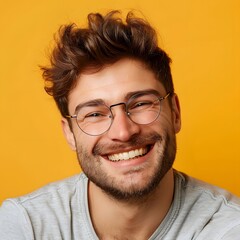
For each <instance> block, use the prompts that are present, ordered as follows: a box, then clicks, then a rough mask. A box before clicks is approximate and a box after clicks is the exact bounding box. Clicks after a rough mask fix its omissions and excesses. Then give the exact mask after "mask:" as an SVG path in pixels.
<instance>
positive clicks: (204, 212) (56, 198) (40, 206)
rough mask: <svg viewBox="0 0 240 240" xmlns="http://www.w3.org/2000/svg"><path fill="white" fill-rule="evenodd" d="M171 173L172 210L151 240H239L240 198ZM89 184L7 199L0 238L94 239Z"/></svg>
mask: <svg viewBox="0 0 240 240" xmlns="http://www.w3.org/2000/svg"><path fill="white" fill-rule="evenodd" d="M174 173H175V192H174V200H173V203H172V206H171V208H170V210H169V212H168V214H167V215H166V217H165V219H164V220H163V221H162V223H161V224H160V226H159V227H158V228H157V229H156V231H155V232H154V233H153V235H152V236H151V238H150V240H153V239H163V240H190V239H196V240H208V239H209V240H239V239H240V199H239V198H237V197H235V196H233V195H231V194H230V193H228V192H226V191H225V190H222V189H220V188H217V187H214V186H212V185H209V184H206V183H203V182H201V181H199V180H196V179H194V178H191V177H188V176H187V175H185V174H183V173H180V172H177V171H175V172H174ZM87 185H88V179H87V177H86V176H85V175H84V174H80V175H77V176H74V177H71V178H69V179H66V180H63V181H60V182H56V183H52V184H49V185H48V186H45V187H43V188H41V189H39V190H37V191H36V192H33V193H32V194H29V195H27V196H23V197H20V198H15V199H8V200H6V201H5V202H4V203H3V205H2V207H1V208H0V239H1V240H32V239H36V240H60V239H61V240H62V239H64V240H95V239H98V237H97V235H96V233H95V232H94V228H93V226H92V223H91V218H90V214H89V209H88V199H87V198H88V197H87V196H88V194H87V191H88V187H87ZM159 207H160V206H159ZM103 217H104V216H103Z"/></svg>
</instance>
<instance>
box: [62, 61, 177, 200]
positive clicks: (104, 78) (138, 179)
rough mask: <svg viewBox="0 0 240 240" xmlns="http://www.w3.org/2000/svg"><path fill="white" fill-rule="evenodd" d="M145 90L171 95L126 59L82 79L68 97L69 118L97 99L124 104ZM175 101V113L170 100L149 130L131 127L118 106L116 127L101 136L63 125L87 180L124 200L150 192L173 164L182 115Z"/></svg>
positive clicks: (74, 122)
mask: <svg viewBox="0 0 240 240" xmlns="http://www.w3.org/2000/svg"><path fill="white" fill-rule="evenodd" d="M143 90H156V91H157V92H158V93H159V95H160V96H161V97H163V96H165V95H166V94H167V93H166V91H165V89H164V87H163V85H162V84H161V83H160V82H159V81H158V80H157V79H156V78H155V76H154V74H153V73H152V72H151V71H150V70H148V69H147V68H146V67H144V65H143V64H142V63H141V62H138V61H134V60H130V59H123V60H120V61H118V62H117V63H115V64H113V65H109V66H106V67H104V68H103V69H101V70H100V71H98V72H95V73H86V74H81V75H80V77H79V79H78V83H77V86H76V87H75V88H74V89H73V90H72V91H71V93H70V95H69V112H70V114H71V115H73V114H74V113H75V108H76V107H77V106H78V105H79V104H81V103H83V102H87V101H91V100H94V99H101V100H103V101H104V103H105V104H106V105H108V106H110V105H113V104H116V103H120V102H126V101H127V100H128V98H127V97H126V96H127V95H129V93H131V92H136V91H143ZM171 101H172V108H171V107H170V104H169V102H168V100H167V99H166V100H163V101H162V102H161V106H162V107H161V112H160V116H159V117H158V119H157V120H156V121H155V122H153V123H151V124H149V125H138V124H136V123H134V122H132V121H131V120H130V119H129V118H128V117H127V115H126V113H125V111H124V107H123V105H118V106H115V107H113V108H112V112H113V116H114V117H113V123H112V125H111V127H110V129H109V130H108V131H107V132H106V133H104V134H102V135H100V136H90V135H87V134H85V133H84V132H82V131H81V130H80V129H79V127H78V126H77V124H76V121H75V119H73V120H72V121H73V122H72V131H71V130H70V128H69V126H68V123H67V121H66V120H65V119H63V121H62V122H63V129H64V132H65V136H66V138H67V140H68V142H69V144H70V146H71V147H72V148H73V149H74V150H76V151H77V156H78V159H79V163H80V165H81V168H82V170H83V172H84V173H85V174H86V175H87V176H88V178H89V180H90V181H91V182H92V183H94V184H95V185H97V186H98V187H100V188H101V189H103V190H104V191H105V192H106V193H108V194H110V195H111V196H113V197H114V198H117V199H121V200H129V199H139V198H141V197H144V196H146V195H148V194H149V193H150V192H152V191H153V190H154V189H155V188H156V187H157V186H158V184H159V182H160V181H161V179H162V178H163V177H164V175H165V174H166V172H167V171H168V170H169V169H170V168H171V167H172V164H173V161H174V158H175V153H176V141H175V133H177V132H178V131H179V130H180V113H179V105H178V100H177V97H176V95H174V96H173V97H172V99H171ZM110 159H115V160H110ZM116 159H117V161H116Z"/></svg>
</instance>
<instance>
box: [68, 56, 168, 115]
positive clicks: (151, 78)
mask: <svg viewBox="0 0 240 240" xmlns="http://www.w3.org/2000/svg"><path fill="white" fill-rule="evenodd" d="M145 89H154V90H156V91H158V92H159V93H160V94H163V95H164V94H165V90H164V87H163V85H162V84H161V83H160V82H159V81H158V80H157V79H156V77H155V75H154V73H153V72H152V71H150V70H149V69H148V68H146V66H144V64H143V63H141V62H140V61H136V60H131V59H122V60H120V61H118V62H116V63H114V64H112V65H109V66H106V67H104V68H102V69H101V70H100V71H98V72H94V73H84V74H81V75H80V76H79V78H78V81H77V85H76V87H75V88H74V89H73V90H72V91H71V92H70V94H69V98H68V100H69V111H70V112H71V113H73V111H74V109H75V107H76V106H77V105H78V104H80V103H81V102H86V101H90V100H93V99H102V100H103V101H105V102H106V103H107V104H113V103H116V102H118V101H124V100H125V99H124V98H125V96H126V95H127V94H128V93H130V92H136V91H142V90H145Z"/></svg>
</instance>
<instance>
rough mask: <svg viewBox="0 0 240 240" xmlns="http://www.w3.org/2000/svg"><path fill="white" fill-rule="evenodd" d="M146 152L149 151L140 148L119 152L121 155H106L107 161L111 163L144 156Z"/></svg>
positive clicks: (145, 148) (146, 148)
mask: <svg viewBox="0 0 240 240" xmlns="http://www.w3.org/2000/svg"><path fill="white" fill-rule="evenodd" d="M148 151H149V148H148V147H142V148H139V149H135V150H131V151H128V152H121V153H116V154H112V155H108V159H109V160H111V161H112V162H117V161H122V160H129V159H133V158H136V157H141V156H144V155H145V154H146V153H147V152H148Z"/></svg>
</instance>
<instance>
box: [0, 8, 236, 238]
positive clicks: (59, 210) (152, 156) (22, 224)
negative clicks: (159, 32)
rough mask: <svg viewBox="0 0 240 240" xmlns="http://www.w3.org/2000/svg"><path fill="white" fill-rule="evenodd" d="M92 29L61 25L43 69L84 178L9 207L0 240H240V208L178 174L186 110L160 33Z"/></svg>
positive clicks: (138, 27)
mask: <svg viewBox="0 0 240 240" xmlns="http://www.w3.org/2000/svg"><path fill="white" fill-rule="evenodd" d="M88 24H89V25H88V28H86V29H84V28H77V27H76V26H75V25H69V26H65V27H62V28H61V30H60V34H59V39H58V42H57V45H56V48H55V49H54V51H53V53H52V58H51V65H50V66H49V67H43V68H42V70H43V77H44V79H45V80H46V87H45V89H46V91H47V92H48V93H49V94H51V95H52V96H53V97H54V99H55V101H56V103H57V106H58V108H59V110H60V112H61V114H62V116H63V118H62V127H63V130H64V134H65V136H66V139H67V142H68V143H69V145H70V147H71V148H72V149H74V150H75V151H76V152H77V157H78V160H79V163H80V165H81V168H82V170H83V173H82V174H80V175H78V176H74V177H72V178H69V179H66V180H63V181H61V182H57V183H53V184H50V185H48V186H46V187H43V188H42V189H40V190H37V191H36V192H34V193H32V194H29V195H27V196H23V197H20V198H16V199H9V200H7V201H5V202H4V203H3V205H2V207H1V210H0V237H1V239H4V240H5V239H11V240H14V239H18V240H22V239H44V240H45V239H54V240H55V239H64V240H66V239H86V240H89V239H104V240H105V239H106V240H108V239H121V240H126V239H131V240H135V239H137V240H143V239H169V240H175V239H180V240H188V239H197V240H206V239H209V240H217V239H218V240H220V239H221V240H230V239H231V240H237V239H240V200H239V199H238V198H237V197H234V196H233V195H231V194H230V193H228V192H226V191H224V190H222V189H219V188H217V187H214V186H211V185H208V184H206V183H203V182H201V181H198V180H196V179H193V178H191V177H189V176H187V175H185V174H183V173H180V172H177V171H176V170H173V168H172V165H173V162H174V159H175V154H176V138H175V134H176V133H178V132H179V131H180V128H181V118H180V107H179V101H178V97H177V95H176V94H175V93H174V87H173V83H172V77H171V72H170V66H169V64H170V58H169V57H168V56H167V54H166V53H165V52H164V51H163V50H162V49H160V48H159V47H158V45H157V37H156V33H155V31H154V30H153V28H152V27H151V26H150V25H149V24H148V23H147V22H145V21H144V20H142V19H138V18H136V17H134V16H133V15H132V14H131V13H129V14H128V15H127V17H126V22H123V20H121V18H119V17H118V12H110V13H109V14H107V15H106V16H102V15H100V14H90V15H89V16H88Z"/></svg>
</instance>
